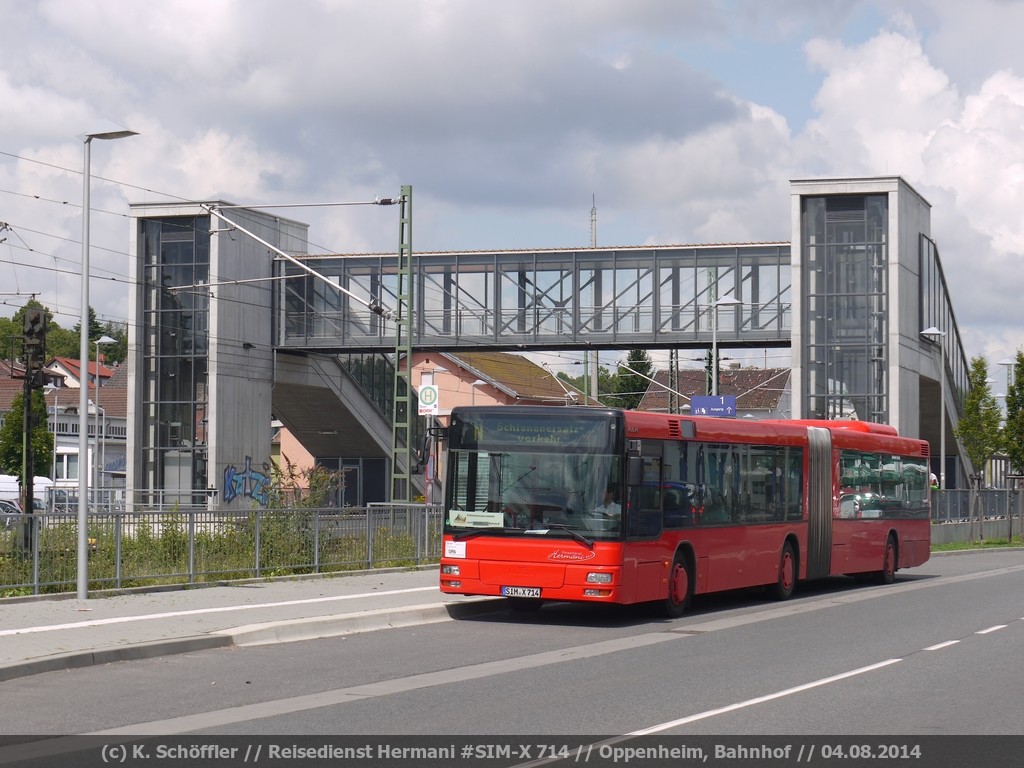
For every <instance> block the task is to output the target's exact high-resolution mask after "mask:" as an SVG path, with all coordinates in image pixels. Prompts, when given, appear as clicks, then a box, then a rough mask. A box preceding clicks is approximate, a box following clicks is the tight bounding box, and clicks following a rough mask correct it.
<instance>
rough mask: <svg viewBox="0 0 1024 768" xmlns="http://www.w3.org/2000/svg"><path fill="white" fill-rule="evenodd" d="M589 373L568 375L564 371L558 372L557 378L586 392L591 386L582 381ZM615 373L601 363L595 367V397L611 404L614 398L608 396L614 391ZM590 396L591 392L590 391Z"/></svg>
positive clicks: (606, 403)
mask: <svg viewBox="0 0 1024 768" xmlns="http://www.w3.org/2000/svg"><path fill="white" fill-rule="evenodd" d="M587 376H589V374H580V375H579V376H569V375H568V374H565V373H559V374H558V378H559V379H561V380H562V381H563V382H565V383H566V384H568V385H570V386H571V387H573V388H575V389H578V390H579V391H580V392H587V391H589V390H590V389H592V387H591V386H590V385H589V384H588V383H587V382H585V381H584V379H585V378H586V377H587ZM615 379H616V377H615V375H614V374H613V373H612V372H611V371H609V370H608V369H607V368H605V367H604V366H603V365H600V366H598V368H597V396H598V397H597V399H598V400H599V401H600V402H601V403H603V404H605V405H611V404H613V402H611V401H612V400H614V398H610V395H611V393H613V392H614V391H615ZM591 397H593V393H592V392H591Z"/></svg>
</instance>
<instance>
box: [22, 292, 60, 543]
mask: <svg viewBox="0 0 1024 768" xmlns="http://www.w3.org/2000/svg"><path fill="white" fill-rule="evenodd" d="M22 338H23V342H24V345H23V349H24V354H25V378H24V387H23V388H22V392H23V393H24V394H23V397H24V404H23V405H24V407H23V409H22V427H21V511H22V513H23V514H25V515H31V514H33V513H34V512H35V497H36V495H35V488H34V484H35V474H36V466H35V465H36V462H35V455H34V453H33V446H32V431H33V429H34V428H35V424H34V423H33V421H34V419H33V417H32V393H33V392H35V390H37V389H42V387H43V378H44V377H43V365H45V363H46V360H45V357H46V313H45V312H44V311H43V310H42V309H41V308H39V307H26V309H25V325H24V336H23V337H22ZM54 439H56V432H55V433H54ZM22 519H23V520H24V521H25V524H24V526H23V528H22V530H23V534H22V537H21V544H22V546H23V547H24V548H25V549H26V550H27V551H29V552H32V551H34V542H33V536H34V531H35V522H34V518H31V517H24V518H22Z"/></svg>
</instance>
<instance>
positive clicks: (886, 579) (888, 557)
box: [875, 534, 896, 584]
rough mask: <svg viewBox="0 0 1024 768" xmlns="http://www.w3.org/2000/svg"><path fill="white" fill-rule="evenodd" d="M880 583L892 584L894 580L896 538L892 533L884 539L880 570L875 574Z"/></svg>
mask: <svg viewBox="0 0 1024 768" xmlns="http://www.w3.org/2000/svg"><path fill="white" fill-rule="evenodd" d="M875 576H876V578H877V580H878V582H879V583H880V584H892V583H893V582H894V581H896V539H894V538H893V536H892V534H889V538H888V539H886V541H885V555H884V556H883V557H882V570H880V571H879V572H878V573H877V574H875Z"/></svg>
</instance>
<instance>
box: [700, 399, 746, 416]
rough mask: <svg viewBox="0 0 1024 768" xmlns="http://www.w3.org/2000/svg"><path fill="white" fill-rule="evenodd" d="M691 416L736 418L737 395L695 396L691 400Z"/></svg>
mask: <svg viewBox="0 0 1024 768" xmlns="http://www.w3.org/2000/svg"><path fill="white" fill-rule="evenodd" d="M690 415H691V416H728V417H735V416H736V395H717V396H713V395H694V396H693V397H691V398H690Z"/></svg>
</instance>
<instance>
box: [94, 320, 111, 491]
mask: <svg viewBox="0 0 1024 768" xmlns="http://www.w3.org/2000/svg"><path fill="white" fill-rule="evenodd" d="M93 343H94V344H95V345H96V400H95V402H94V403H93V407H94V408H95V409H96V430H95V432H93V434H94V435H96V450H95V452H94V455H95V456H96V457H99V455H100V444H101V441H102V442H103V443H106V435H104V436H103V437H102V438H101V437H100V411H101V410H102V409H101V408H100V344H116V343H117V339H112V338H110V337H109V336H107V335H106V334H104V335H103V336H100V337H99V338H98V339H96V341H95V342H93ZM106 431H107V414H106V411H104V413H103V432H106ZM103 447H104V448H106V445H104V446H103ZM99 465H100V462H99V461H93V462H92V487H93V493H96V492H97V491H98V490H99V487H100V472H99Z"/></svg>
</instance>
